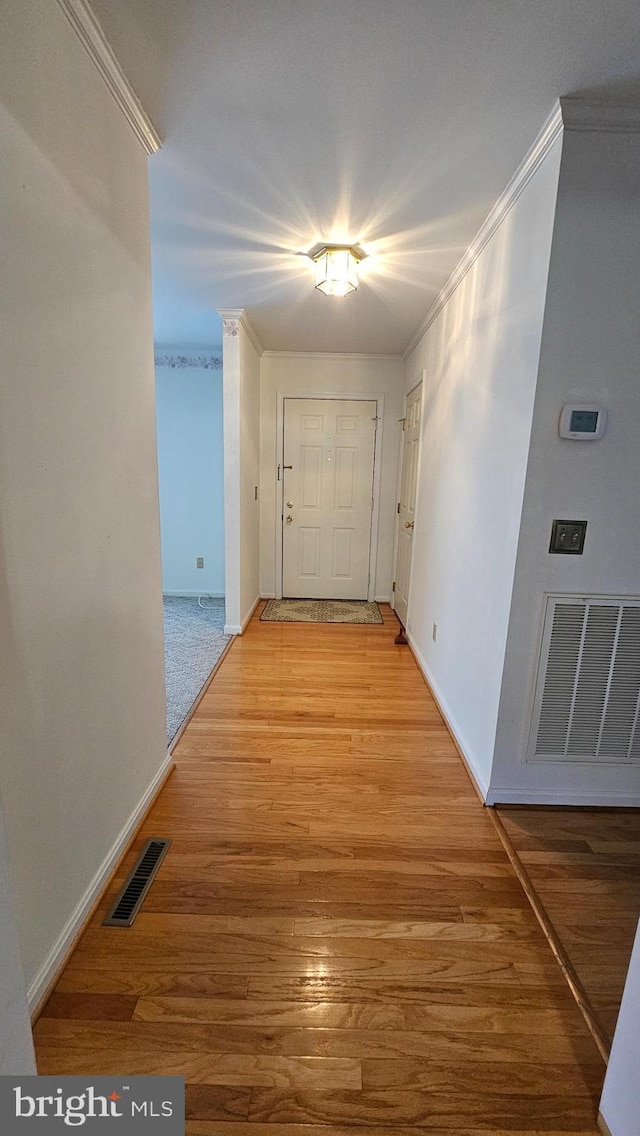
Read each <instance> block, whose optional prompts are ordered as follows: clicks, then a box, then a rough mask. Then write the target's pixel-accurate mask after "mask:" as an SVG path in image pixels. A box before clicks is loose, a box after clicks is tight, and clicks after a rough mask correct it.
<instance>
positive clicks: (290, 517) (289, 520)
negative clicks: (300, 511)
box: [287, 513, 293, 525]
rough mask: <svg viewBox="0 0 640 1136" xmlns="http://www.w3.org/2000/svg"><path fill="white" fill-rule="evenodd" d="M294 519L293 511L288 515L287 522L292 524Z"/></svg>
mask: <svg viewBox="0 0 640 1136" xmlns="http://www.w3.org/2000/svg"><path fill="white" fill-rule="evenodd" d="M292 520H293V517H292V516H291V513H289V516H288V517H287V524H288V525H290V524H291V522H292Z"/></svg>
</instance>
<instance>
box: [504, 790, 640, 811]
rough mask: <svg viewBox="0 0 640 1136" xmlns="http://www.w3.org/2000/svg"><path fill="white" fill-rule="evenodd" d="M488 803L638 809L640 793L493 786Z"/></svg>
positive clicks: (639, 806)
mask: <svg viewBox="0 0 640 1136" xmlns="http://www.w3.org/2000/svg"><path fill="white" fill-rule="evenodd" d="M487 804H488V805H564V806H567V805H575V806H576V807H582V808H585V807H586V808H589V807H592V808H610V809H637V808H640V793H601V792H598V791H597V790H593V791H591V790H587V791H584V790H581V789H520V788H516V789H509V788H508V787H507V788H491V789H489V792H488V793H487Z"/></svg>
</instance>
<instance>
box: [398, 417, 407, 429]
mask: <svg viewBox="0 0 640 1136" xmlns="http://www.w3.org/2000/svg"><path fill="white" fill-rule="evenodd" d="M398 422H402V429H403V430H406V428H407V420H406V418H399V419H398Z"/></svg>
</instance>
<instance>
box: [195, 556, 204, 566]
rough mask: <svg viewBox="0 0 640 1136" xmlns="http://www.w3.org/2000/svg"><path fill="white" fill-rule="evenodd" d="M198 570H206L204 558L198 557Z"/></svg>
mask: <svg viewBox="0 0 640 1136" xmlns="http://www.w3.org/2000/svg"><path fill="white" fill-rule="evenodd" d="M196 568H204V556H196Z"/></svg>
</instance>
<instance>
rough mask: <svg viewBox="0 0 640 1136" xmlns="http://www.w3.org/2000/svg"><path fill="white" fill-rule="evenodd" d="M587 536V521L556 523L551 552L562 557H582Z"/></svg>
mask: <svg viewBox="0 0 640 1136" xmlns="http://www.w3.org/2000/svg"><path fill="white" fill-rule="evenodd" d="M586 534H587V522H586V521H554V522H553V524H552V526H551V543H550V544H549V552H555V553H559V554H560V555H562V556H582V550H583V548H584V538H585V536H586Z"/></svg>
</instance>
